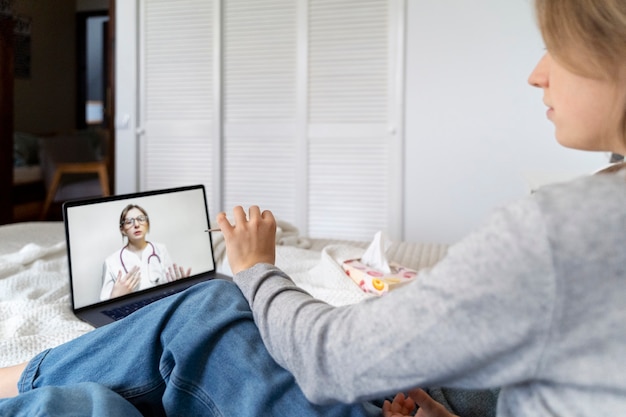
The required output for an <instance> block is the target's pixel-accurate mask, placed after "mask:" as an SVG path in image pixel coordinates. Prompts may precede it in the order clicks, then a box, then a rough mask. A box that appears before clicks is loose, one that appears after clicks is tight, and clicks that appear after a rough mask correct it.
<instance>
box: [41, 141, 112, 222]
mask: <svg viewBox="0 0 626 417" xmlns="http://www.w3.org/2000/svg"><path fill="white" fill-rule="evenodd" d="M105 143H106V141H105V140H103V138H102V137H99V135H94V134H72V135H61V136H54V137H49V138H42V139H41V140H40V142H39V155H40V161H41V168H42V175H43V177H44V183H45V185H46V199H45V201H44V204H43V208H42V210H41V216H40V217H41V220H45V219H47V218H48V212H49V210H50V206H51V205H52V203H54V202H63V201H67V200H73V199H78V198H87V197H97V196H108V195H110V189H109V175H108V170H107V163H106V157H105V156H104V155H103V154H102V153H101V151H100V150H102V149H106V147H105Z"/></svg>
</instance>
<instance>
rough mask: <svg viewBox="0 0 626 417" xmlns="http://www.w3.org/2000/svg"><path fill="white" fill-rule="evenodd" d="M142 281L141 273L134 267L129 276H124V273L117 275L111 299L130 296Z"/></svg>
mask: <svg viewBox="0 0 626 417" xmlns="http://www.w3.org/2000/svg"><path fill="white" fill-rule="evenodd" d="M139 281H141V271H140V270H139V267H138V266H134V267H132V268H131V270H130V271H128V273H127V274H124V275H122V271H119V272H118V273H117V279H116V280H115V284H113V289H112V290H111V298H114V297H119V296H121V295H126V294H130V293H131V292H133V291H134V290H135V288H137V285H139Z"/></svg>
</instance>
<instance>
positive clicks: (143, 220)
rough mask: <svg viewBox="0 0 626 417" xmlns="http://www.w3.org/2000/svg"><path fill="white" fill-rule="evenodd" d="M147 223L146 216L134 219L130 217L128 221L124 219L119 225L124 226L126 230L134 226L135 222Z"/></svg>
mask: <svg viewBox="0 0 626 417" xmlns="http://www.w3.org/2000/svg"><path fill="white" fill-rule="evenodd" d="M147 221H148V216H137V217H135V218H133V217H130V218H128V219H125V220H124V221H123V222H122V224H120V226H124V227H125V228H126V229H128V228H129V227H132V226H134V225H135V222H137V224H145V223H146V222H147Z"/></svg>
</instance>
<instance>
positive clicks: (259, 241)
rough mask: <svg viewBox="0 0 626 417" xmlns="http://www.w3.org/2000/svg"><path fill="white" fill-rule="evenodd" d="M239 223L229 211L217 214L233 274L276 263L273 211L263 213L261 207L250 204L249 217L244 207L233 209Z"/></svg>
mask: <svg viewBox="0 0 626 417" xmlns="http://www.w3.org/2000/svg"><path fill="white" fill-rule="evenodd" d="M233 219H234V221H235V225H234V226H233V225H231V224H230V222H229V221H228V219H227V218H226V213H224V212H222V213H220V214H218V215H217V224H218V225H219V226H220V229H222V234H223V235H224V241H225V242H226V256H227V257H228V262H229V263H230V269H231V270H232V271H233V274H236V273H238V272H241V271H243V270H245V269H248V268H250V267H252V266H254V265H256V264H258V263H269V264H273V263H274V262H275V260H276V220H275V219H274V215H273V214H272V212H271V211H269V210H265V211H263V212H262V213H261V210H260V209H259V207H258V206H250V209H249V210H248V216H247V217H246V213H245V211H244V210H243V207H241V206H237V207H235V208H234V209H233Z"/></svg>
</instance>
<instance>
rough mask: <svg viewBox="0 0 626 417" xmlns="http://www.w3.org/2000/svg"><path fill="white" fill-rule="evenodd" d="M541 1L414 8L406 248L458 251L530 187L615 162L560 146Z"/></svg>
mask: <svg viewBox="0 0 626 417" xmlns="http://www.w3.org/2000/svg"><path fill="white" fill-rule="evenodd" d="M533 19H534V16H533V12H532V2H531V0H508V1H502V0H475V1H471V2H468V1H465V0H439V1H417V0H407V62H406V65H407V67H406V98H405V100H406V113H405V135H406V136H405V147H406V161H405V211H404V216H405V219H404V220H405V221H404V226H405V236H404V237H405V239H406V240H409V241H415V242H418V241H436V242H448V243H451V242H454V241H457V240H458V239H460V238H461V237H463V236H464V235H466V234H467V233H469V232H470V231H471V230H472V229H474V228H476V227H478V226H479V225H480V223H481V221H483V219H485V218H486V216H487V215H488V214H489V212H490V211H491V210H492V209H493V208H494V207H495V206H498V205H502V204H504V203H506V202H508V201H510V200H512V199H516V198H519V197H521V196H523V195H526V194H528V192H529V189H530V186H531V185H532V186H534V185H535V184H537V183H545V182H552V181H554V180H557V179H563V178H571V177H574V176H577V175H580V174H585V173H588V172H590V171H593V170H595V169H596V168H598V167H599V166H601V165H603V164H606V163H607V162H608V156H607V155H606V154H603V153H595V154H593V153H583V152H579V151H573V150H568V149H564V148H562V147H560V146H559V145H558V144H556V142H555V140H554V138H553V128H552V125H551V123H550V122H549V121H548V120H547V119H546V116H545V111H546V108H545V107H544V106H543V104H542V93H541V91H540V90H538V89H535V88H531V87H530V86H529V85H528V84H527V78H528V75H529V74H530V72H531V71H532V69H533V68H534V65H535V63H536V62H537V60H538V59H539V58H540V57H541V55H542V54H543V52H544V49H543V42H542V40H541V37H540V34H539V32H538V30H537V29H536V26H535V23H534V20H533Z"/></svg>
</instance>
